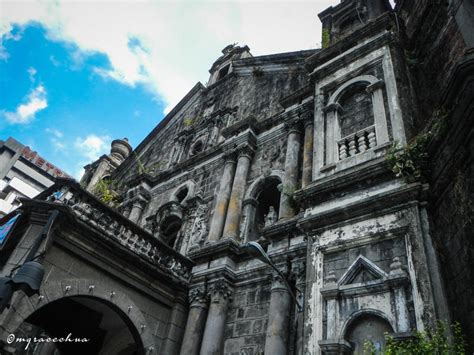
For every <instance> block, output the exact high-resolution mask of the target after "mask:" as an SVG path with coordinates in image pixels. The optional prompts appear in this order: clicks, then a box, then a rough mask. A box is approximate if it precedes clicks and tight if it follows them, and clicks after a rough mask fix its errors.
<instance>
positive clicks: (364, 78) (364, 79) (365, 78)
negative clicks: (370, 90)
mask: <svg viewBox="0 0 474 355" xmlns="http://www.w3.org/2000/svg"><path fill="white" fill-rule="evenodd" d="M379 81H380V80H379V79H377V78H376V77H375V76H373V75H359V76H357V77H355V78H352V79H351V80H348V81H346V82H345V83H344V84H342V85H341V86H339V87H338V88H337V90H336V91H334V92H333V93H332V95H331V96H330V98H329V100H328V104H327V106H329V105H332V104H335V103H337V102H338V99H339V97H340V96H341V94H342V93H343V92H344V91H345V90H346V89H347V88H349V87H350V86H352V85H354V84H357V83H367V86H369V85H372V84H375V83H377V82H379Z"/></svg>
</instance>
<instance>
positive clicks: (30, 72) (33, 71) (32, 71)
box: [28, 67, 37, 83]
mask: <svg viewBox="0 0 474 355" xmlns="http://www.w3.org/2000/svg"><path fill="white" fill-rule="evenodd" d="M36 73H37V71H36V69H35V68H33V67H29V68H28V75H29V76H30V81H31V82H32V83H33V82H34V81H35V75H36Z"/></svg>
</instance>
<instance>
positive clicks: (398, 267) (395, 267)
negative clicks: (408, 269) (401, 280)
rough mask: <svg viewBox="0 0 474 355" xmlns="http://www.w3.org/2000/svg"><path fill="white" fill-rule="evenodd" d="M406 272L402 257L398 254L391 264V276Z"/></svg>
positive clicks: (401, 274)
mask: <svg viewBox="0 0 474 355" xmlns="http://www.w3.org/2000/svg"><path fill="white" fill-rule="evenodd" d="M405 274H406V273H405V270H403V265H402V263H401V261H400V258H399V257H398V256H396V257H394V258H393V260H392V263H391V264H390V276H403V275H405Z"/></svg>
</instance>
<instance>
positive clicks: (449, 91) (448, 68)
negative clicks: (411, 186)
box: [397, 0, 474, 351]
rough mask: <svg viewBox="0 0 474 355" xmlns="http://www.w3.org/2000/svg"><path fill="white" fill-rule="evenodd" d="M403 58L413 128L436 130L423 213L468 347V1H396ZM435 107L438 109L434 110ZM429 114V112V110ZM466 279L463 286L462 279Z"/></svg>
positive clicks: (472, 320) (473, 265) (472, 265)
mask: <svg viewBox="0 0 474 355" xmlns="http://www.w3.org/2000/svg"><path fill="white" fill-rule="evenodd" d="M397 11H398V14H399V16H400V21H401V22H400V23H401V24H402V25H403V26H404V28H405V31H406V43H405V45H406V50H405V54H406V61H407V63H408V67H409V69H410V72H411V78H412V79H411V80H412V83H413V86H414V88H415V92H416V95H417V98H418V105H419V108H420V114H419V115H418V116H417V117H416V126H417V129H418V131H420V130H422V129H424V130H425V131H426V130H428V129H432V126H430V125H431V124H433V123H434V124H438V125H439V126H441V127H443V129H441V130H438V131H437V135H436V136H435V137H434V140H433V143H432V144H431V146H430V147H429V153H430V171H429V174H428V176H429V182H430V185H431V189H430V196H431V198H430V204H429V206H428V210H429V212H430V221H431V226H432V238H433V241H434V244H435V247H436V250H437V253H438V255H439V257H440V261H441V270H442V274H443V276H444V282H445V290H446V294H447V298H448V304H449V307H450V311H451V318H452V319H451V320H452V321H453V322H454V321H460V322H461V326H462V329H463V332H464V334H465V336H466V339H467V341H468V343H469V346H470V351H472V349H474V342H473V339H474V326H473V324H474V311H473V309H474V303H473V300H472V287H470V285H472V284H473V283H474V273H473V270H474V254H473V250H474V242H473V238H472V231H473V230H474V225H473V220H474V207H473V203H472V201H473V200H474V185H473V176H474V175H473V173H474V168H473V166H474V165H473V152H474V147H473V145H472V138H469V137H472V131H473V125H472V121H473V120H472V118H473V112H474V111H473V104H472V97H473V96H472V95H473V85H472V59H470V56H472V55H469V52H468V49H469V48H472V45H473V43H472V33H474V25H473V22H472V18H474V11H473V7H472V2H471V1H462V0H455V1H444V2H443V1H399V5H398V7H397ZM435 113H438V114H437V115H436V114H435ZM436 116H437V117H436ZM468 285H469V286H468Z"/></svg>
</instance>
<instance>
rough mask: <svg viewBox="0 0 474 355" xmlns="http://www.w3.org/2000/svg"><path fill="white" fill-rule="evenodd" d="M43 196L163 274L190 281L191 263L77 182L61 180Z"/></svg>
mask: <svg viewBox="0 0 474 355" xmlns="http://www.w3.org/2000/svg"><path fill="white" fill-rule="evenodd" d="M45 194H46V195H45ZM42 195H43V196H41V197H43V198H45V199H46V200H49V201H54V202H57V203H61V204H63V205H66V206H68V207H69V209H70V211H71V212H72V214H73V215H74V216H75V217H77V218H78V219H79V220H80V221H82V222H84V223H86V224H87V225H88V226H89V227H91V228H94V229H96V230H97V231H98V232H99V235H101V236H103V237H105V238H107V239H109V240H110V241H111V242H112V241H113V242H117V243H120V244H121V245H123V246H124V247H126V248H127V249H128V250H129V251H130V252H132V253H135V254H137V255H138V256H140V257H142V258H143V259H145V260H147V261H148V262H150V263H151V264H152V265H154V266H155V267H156V268H158V269H159V270H160V271H162V272H163V273H165V274H170V273H171V274H172V275H173V276H174V277H176V278H178V279H180V280H181V281H185V282H188V281H189V279H190V276H191V269H192V266H193V263H192V261H191V260H189V259H187V258H186V257H184V256H183V255H181V254H179V253H178V252H176V251H175V250H173V249H172V248H170V247H169V246H168V245H166V244H165V243H163V242H162V241H160V240H159V239H158V238H156V237H154V236H153V235H152V234H150V233H148V232H147V231H145V230H143V229H142V228H141V227H139V226H138V225H136V224H135V223H133V222H131V221H130V220H129V219H127V218H126V217H124V216H122V215H121V214H120V213H118V212H117V211H115V210H113V209H111V208H109V207H108V206H106V205H105V204H103V203H101V202H100V201H99V200H97V199H96V198H95V197H94V196H92V195H91V194H89V193H88V192H86V191H85V190H83V189H82V188H81V187H80V186H79V184H77V183H76V182H75V181H72V180H69V179H60V180H58V181H57V183H56V184H55V185H54V186H52V187H51V188H50V189H48V190H46V191H45V192H44V193H43V194H42Z"/></svg>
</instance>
